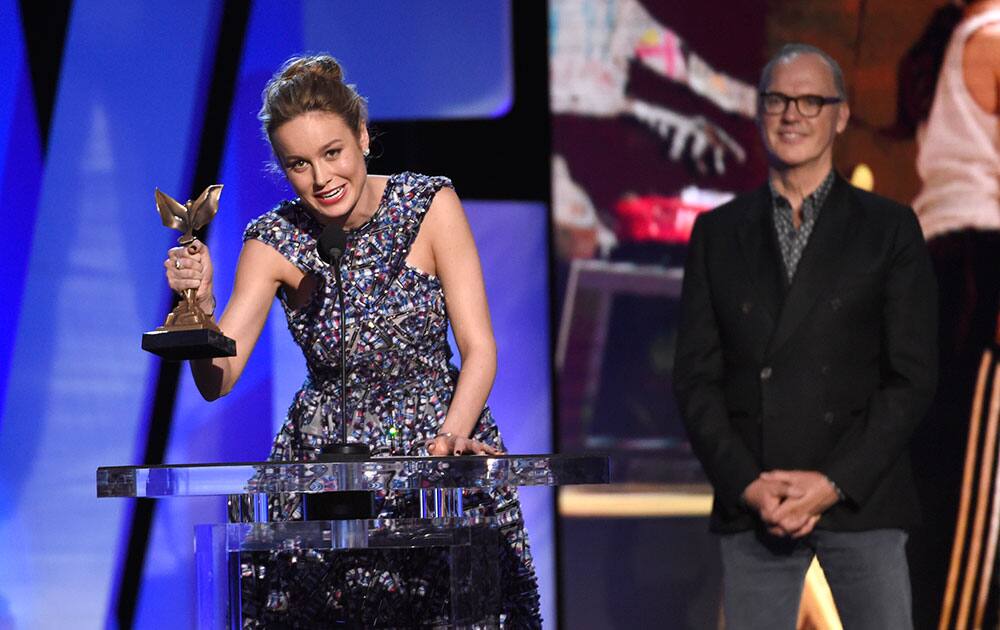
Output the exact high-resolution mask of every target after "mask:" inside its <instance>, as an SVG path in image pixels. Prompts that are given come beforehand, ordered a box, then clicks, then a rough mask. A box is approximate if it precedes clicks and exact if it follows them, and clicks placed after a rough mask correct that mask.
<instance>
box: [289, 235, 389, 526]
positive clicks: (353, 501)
mask: <svg viewBox="0 0 1000 630" xmlns="http://www.w3.org/2000/svg"><path fill="white" fill-rule="evenodd" d="M346 248H347V233H346V232H344V231H343V230H342V229H340V227H339V226H336V225H333V224H330V225H327V226H326V227H325V228H323V232H322V233H321V234H320V236H319V241H318V243H317V244H316V253H317V254H318V255H319V257H320V259H321V260H322V261H323V262H325V263H326V264H328V265H330V266H331V267H332V268H333V277H334V279H335V281H336V288H337V302H338V304H339V305H340V441H339V442H336V443H333V444H327V445H325V446H323V447H322V448H321V449H320V454H319V456H318V457H317V460H318V461H321V462H335V461H344V460H348V461H352V460H353V461H359V460H366V459H368V458H369V457H370V456H371V449H370V448H368V445H367V444H359V443H349V442H348V441H347V329H346V326H345V320H346V319H347V317H346V315H347V314H346V312H345V311H344V288H343V284H342V283H341V279H340V259H341V258H342V257H343V256H344V250H345V249H346ZM304 504H305V505H304V506H303V507H304V508H305V512H306V513H305V518H306V519H307V520H313V521H325V520H343V519H366V518H374V516H375V515H376V514H375V503H374V495H373V494H372V493H371V492H369V491H365V490H355V491H348V492H344V491H341V492H333V493H320V494H306V495H305V501H304Z"/></svg>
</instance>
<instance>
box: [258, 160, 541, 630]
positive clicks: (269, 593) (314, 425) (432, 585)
mask: <svg viewBox="0 0 1000 630" xmlns="http://www.w3.org/2000/svg"><path fill="white" fill-rule="evenodd" d="M442 186H449V187H450V186H451V182H450V181H449V180H448V179H446V178H444V177H427V176H424V175H418V174H415V173H401V174H398V175H393V176H391V177H390V178H389V180H388V182H387V184H386V187H385V192H384V193H383V195H382V198H381V201H380V203H379V206H378V208H377V210H376V211H375V213H374V214H373V215H372V217H371V218H370V219H369V220H368V221H367V222H366V223H365V224H364V225H362V226H361V227H359V228H357V229H355V230H353V231H351V232H348V237H347V246H346V248H345V251H344V255H343V257H342V258H341V261H340V272H341V278H342V282H343V291H344V313H341V312H340V307H339V304H338V301H337V292H336V285H335V280H334V274H333V271H332V270H331V268H330V266H329V265H328V264H327V263H325V262H323V261H322V260H321V259H320V258H319V256H318V254H317V250H316V242H317V239H318V238H319V235H320V232H321V231H322V225H320V224H319V223H318V222H317V221H316V220H315V219H314V218H313V216H312V214H310V212H309V211H308V210H306V209H305V208H304V207H303V205H302V204H301V203H300V202H299V201H298V200H294V201H286V202H283V203H281V204H280V205H278V206H277V207H276V208H275V209H273V210H271V211H270V212H268V213H266V214H264V215H262V216H260V217H258V218H257V219H255V220H253V221H252V222H251V223H250V224H249V225H248V226H247V228H246V231H245V232H244V235H243V239H244V241H246V240H249V239H256V240H259V241H261V242H263V243H265V244H266V245H269V246H271V247H273V248H274V249H276V250H277V251H278V252H279V253H281V255H282V256H284V257H285V258H286V259H287V260H289V261H290V262H291V263H292V264H293V265H295V266H296V267H297V268H298V269H300V270H301V271H302V272H303V273H305V274H307V275H311V276H313V277H314V278H316V280H317V288H316V290H315V292H314V294H313V297H312V298H311V300H310V301H309V302H308V303H307V304H305V305H304V306H302V307H300V308H294V307H293V306H292V305H291V304H290V303H289V302H288V299H287V296H285V295H284V292H283V291H281V290H279V292H278V299H279V301H280V302H281V305H282V306H283V307H284V310H285V314H286V316H287V319H288V328H289V330H290V331H291V333H292V337H293V338H294V339H295V342H296V343H297V344H298V345H299V347H300V348H301V349H302V352H303V353H304V355H305V359H306V365H307V368H308V375H307V377H306V380H305V383H304V384H303V385H302V387H301V389H299V391H298V392H297V393H296V395H295V398H294V401H293V403H292V405H291V407H290V408H289V410H288V416H287V419H286V421H285V423H284V425H283V426H282V428H281V430H280V431H279V433H278V435H277V437H276V438H275V440H274V445H273V447H272V450H271V454H270V459H271V460H273V461H288V460H309V459H314V458H315V457H316V455H317V454H318V453H319V449H320V448H321V447H322V446H324V445H325V444H328V443H333V442H338V441H340V440H341V438H342V436H341V435H340V405H341V400H340V381H339V374H340V318H341V317H342V316H343V317H345V328H346V334H347V362H348V365H347V387H346V389H347V413H348V432H349V434H350V435H349V438H350V439H349V441H351V442H363V443H366V444H368V445H369V446H370V447H371V450H372V453H373V455H374V456H379V455H386V456H388V455H393V456H397V455H426V450H425V441H426V440H427V439H429V438H433V437H434V436H435V435H436V434H437V433H438V431H439V428H440V427H441V425H442V423H443V422H444V419H445V414H446V413H447V411H448V405H449V403H450V401H451V397H452V394H453V392H454V389H455V383H456V381H457V378H458V369H457V368H456V367H455V366H454V365H453V364H452V363H451V362H450V359H451V350H450V348H449V345H448V339H447V331H448V318H447V315H446V313H445V302H444V292H443V290H442V286H441V283H440V281H439V280H438V278H437V277H436V276H433V275H431V274H428V273H426V272H424V271H422V270H419V269H417V268H415V267H412V266H410V265H408V264H407V263H406V257H407V255H408V254H409V251H410V246H411V245H412V243H413V241H414V239H415V238H416V236H417V232H418V230H419V229H420V225H421V221H422V220H423V217H424V215H425V214H426V212H427V210H428V208H429V207H430V205H431V202H432V200H433V198H434V195H435V194H436V193H437V191H438V190H439V189H440V188H441V187H442ZM473 437H475V438H476V439H478V440H480V441H482V442H484V443H486V444H490V445H491V446H495V447H498V448H500V449H503V441H502V439H501V437H500V432H499V430H498V428H497V425H496V422H495V421H494V419H493V416H492V414H491V413H490V410H489V407H486V408H484V409H483V411H482V413H481V414H480V416H479V419H478V420H477V422H476V425H475V428H474V429H473ZM376 505H377V506H378V508H379V510H380V516H381V517H384V518H389V517H413V516H416V510H417V507H416V505H415V502H414V500H413V498H412V496H409V495H406V494H402V493H399V494H397V493H386V494H382V493H379V494H378V495H377V496H376ZM464 506H465V511H466V513H467V514H468V513H472V514H480V515H484V516H493V517H496V519H497V521H498V523H499V524H500V534H501V535H500V538H501V541H502V542H501V545H500V549H499V550H498V553H499V556H500V570H501V589H502V606H503V612H504V613H505V614H506V617H507V621H508V624H509V626H510V627H540V617H539V613H538V591H537V585H536V581H535V573H534V567H533V564H532V559H531V552H530V550H529V548H528V540H527V535H526V533H525V530H524V521H523V518H522V515H521V508H520V504H519V502H518V498H517V491H516V489H514V488H500V489H496V490H490V491H484V490H468V491H466V494H465V496H464ZM269 507H270V512H271V514H270V517H271V519H272V520H294V519H300V518H301V517H302V509H301V504H300V500H299V498H298V497H297V496H293V495H286V496H284V497H276V498H273V499H272V500H271V502H270V506H269ZM435 553H436V555H435ZM352 554H353V552H349V553H344V552H340V553H319V554H316V553H313V554H311V556H310V557H311V558H313V561H309V562H307V561H299V558H295V557H290V555H294V554H290V555H289V554H285V555H286V557H284V558H282V557H279V556H281V555H282V554H271V555H270V556H267V557H265V558H263V559H262V558H261V557H260V554H258V557H257V560H255V562H257V567H256V568H255V569H254V570H253V571H252V576H251V571H250V570H249V568H248V567H244V568H243V574H244V580H243V585H242V590H243V614H244V620H245V625H244V627H268V628H271V627H302V628H313V627H330V626H335V625H338V624H342V623H343V622H344V621H345V619H346V617H345V615H348V616H349V617H350V618H352V619H355V620H357V619H359V618H361V619H362V620H363V622H364V625H365V626H375V625H384V623H383V620H391V622H389V623H390V625H403V622H404V621H405V620H406V619H410V620H411V621H413V622H416V621H417V620H422V621H426V620H428V619H433V618H434V617H435V614H436V613H435V611H436V610H447V601H448V588H449V585H448V579H447V571H448V569H447V559H446V558H444V554H442V553H440V552H434V553H430V554H428V553H419V552H414V553H413V554H411V555H410V556H409V557H406V558H403V559H396V558H394V557H391V556H388V555H381V553H380V552H376V551H366V552H365V554H353V555H352ZM403 555H404V556H406V555H407V554H403ZM376 604H377V609H375V608H374V607H375V605H376ZM388 608H394V609H395V610H387V609H388ZM401 620H402V621H401ZM338 627H343V626H342V625H339V626H338Z"/></svg>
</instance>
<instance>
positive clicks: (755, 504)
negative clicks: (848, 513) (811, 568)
mask: <svg viewBox="0 0 1000 630" xmlns="http://www.w3.org/2000/svg"><path fill="white" fill-rule="evenodd" d="M743 500H744V501H746V503H747V505H749V506H750V507H751V508H753V509H754V510H756V511H757V513H758V514H760V518H761V520H763V521H764V524H765V525H766V526H767V530H768V531H769V532H770V533H771V534H772V535H774V536H790V537H792V538H802V537H803V536H806V535H807V534H809V532H811V531H812V530H813V527H815V526H816V523H817V522H819V517H820V515H822V514H823V512H825V511H826V510H827V508H829V507H830V506H831V505H833V504H834V503H836V502H837V501H838V500H839V496H838V495H837V490H836V488H835V487H834V485H833V484H832V483H831V482H830V480H829V479H828V478H827V477H826V475H824V474H823V473H819V472H815V471H811V470H772V471H768V472H764V473H761V475H760V476H759V477H757V479H755V480H754V481H753V482H752V483H751V484H750V485H748V486H747V487H746V490H744V491H743Z"/></svg>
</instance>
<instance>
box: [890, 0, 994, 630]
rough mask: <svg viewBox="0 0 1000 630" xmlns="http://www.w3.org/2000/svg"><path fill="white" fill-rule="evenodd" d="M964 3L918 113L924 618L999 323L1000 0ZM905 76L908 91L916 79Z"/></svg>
mask: <svg viewBox="0 0 1000 630" xmlns="http://www.w3.org/2000/svg"><path fill="white" fill-rule="evenodd" d="M959 8H960V9H961V13H960V14H959V13H958V10H957V9H955V8H954V7H944V8H942V9H941V10H940V11H939V14H943V13H944V12H947V11H951V12H953V13H954V14H955V15H956V17H957V18H959V19H958V20H957V24H955V26H954V29H953V30H952V31H951V34H950V38H948V39H947V48H945V49H944V54H943V57H941V58H940V72H939V73H938V75H937V85H936V86H935V89H934V97H933V101H930V110H929V112H926V111H924V112H919V111H918V115H917V118H923V120H922V121H920V123H919V125H918V127H917V140H918V146H919V152H918V156H917V171H918V172H919V174H920V177H921V180H922V183H923V186H922V189H921V190H920V193H919V194H918V195H917V197H916V199H914V201H913V208H914V210H915V211H916V213H917V215H918V217H919V219H920V224H921V227H922V229H923V232H924V236H925V238H926V239H927V241H928V249H929V251H930V253H931V258H932V260H933V263H934V268H935V273H936V276H937V281H938V285H939V293H938V295H939V300H940V318H939V327H940V328H939V347H940V352H941V357H940V374H941V380H940V383H939V386H938V394H937V398H936V400H935V402H934V404H933V406H932V407H931V410H930V412H929V413H928V417H927V420H926V421H925V422H924V424H923V425H922V427H921V428H920V429H919V430H918V432H917V434H916V435H915V436H914V441H913V444H914V447H913V460H914V467H915V471H914V472H915V474H916V480H917V486H918V490H919V491H920V494H921V500H922V507H923V512H924V524H923V527H922V528H920V529H917V530H914V531H912V532H911V537H910V545H909V564H910V570H911V582H912V588H913V602H914V623H915V627H917V628H918V629H919V628H936V627H938V624H939V616H940V614H941V611H942V600H943V598H942V593H943V592H945V590H946V589H945V583H946V580H947V576H948V571H949V559H950V555H951V546H952V540H953V536H954V533H955V525H956V514H957V513H958V507H959V497H960V491H961V488H962V485H963V480H962V468H963V460H964V457H965V450H966V441H967V440H968V435H969V434H970V433H969V427H970V422H969V417H970V415H969V414H970V411H971V407H972V399H973V395H974V388H975V383H976V379H977V371H978V366H979V362H980V359H981V357H982V353H983V350H984V349H985V348H987V347H989V344H990V343H991V341H992V339H993V337H994V335H995V334H996V326H997V309H998V302H1000V118H998V116H1000V0H978V1H977V0H973V1H972V2H968V3H963V5H962V6H960V7H959ZM931 30H932V29H931V28H929V29H928V33H930V32H931ZM926 39H927V38H926V37H925V40H926ZM938 39H939V43H941V44H943V43H944V41H945V40H944V38H938ZM928 43H929V42H927V41H924V42H921V43H918V45H917V46H915V47H914V50H916V49H917V48H918V47H919V46H921V45H923V44H928ZM939 52H940V49H939ZM911 54H912V51H911ZM916 65H917V66H919V65H920V64H916ZM901 87H902V91H901V94H904V95H905V89H906V87H907V85H905V84H904V85H902V86H901ZM915 87H917V88H919V86H915ZM902 105H903V107H905V106H906V104H905V103H903V104H902ZM924 108H925V109H926V106H925V107H924ZM983 439H984V437H983V433H982V432H979V438H978V441H979V442H982V440H983ZM971 446H972V447H973V448H974V449H976V450H978V449H979V448H981V446H982V445H981V444H973V445H971ZM945 609H946V610H947V607H945ZM994 609H995V605H994ZM994 615H995V612H994ZM996 623H997V622H996V619H995V618H994V619H993V620H992V623H987V624H986V626H988V627H991V628H992V627H996V626H995V624H996ZM945 626H947V627H950V622H944V626H942V627H945ZM984 627H985V626H984Z"/></svg>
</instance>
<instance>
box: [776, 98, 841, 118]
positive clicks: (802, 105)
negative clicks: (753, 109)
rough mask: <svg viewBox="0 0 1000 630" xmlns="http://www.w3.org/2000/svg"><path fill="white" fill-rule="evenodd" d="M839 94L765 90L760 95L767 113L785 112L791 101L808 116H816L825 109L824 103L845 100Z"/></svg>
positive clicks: (831, 103) (830, 103) (801, 112)
mask: <svg viewBox="0 0 1000 630" xmlns="http://www.w3.org/2000/svg"><path fill="white" fill-rule="evenodd" d="M843 100H844V99H842V98H840V97H839V96H820V95H819V94H799V95H798V96H789V95H787V94H782V93H781V92H764V93H763V94H761V95H760V103H761V106H762V107H763V108H764V113H765V114H772V115H775V114H784V113H785V111H786V110H787V109H788V104H789V103H795V109H797V110H799V113H800V114H802V115H803V116H805V117H806V118H815V117H816V116H819V113H820V112H821V111H823V106H824V105H833V104H834V103H840V102H843Z"/></svg>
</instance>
